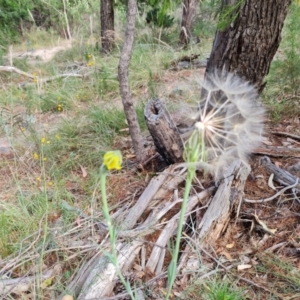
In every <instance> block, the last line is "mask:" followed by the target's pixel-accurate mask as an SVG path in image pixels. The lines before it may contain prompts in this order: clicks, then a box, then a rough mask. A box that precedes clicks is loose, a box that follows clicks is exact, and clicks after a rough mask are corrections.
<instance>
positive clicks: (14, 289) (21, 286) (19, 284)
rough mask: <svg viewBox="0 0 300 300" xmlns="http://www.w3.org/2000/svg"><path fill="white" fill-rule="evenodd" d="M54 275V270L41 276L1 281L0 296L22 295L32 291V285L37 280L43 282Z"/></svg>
mask: <svg viewBox="0 0 300 300" xmlns="http://www.w3.org/2000/svg"><path fill="white" fill-rule="evenodd" d="M52 275H53V269H52V270H48V271H45V272H43V273H42V274H39V276H38V277H37V276H35V275H32V276H26V277H21V278H13V279H1V280H0V296H2V295H8V294H11V293H14V294H16V295H20V294H22V293H24V292H26V291H28V290H29V289H30V286H31V285H32V283H34V282H35V281H36V280H40V281H41V282H43V281H44V280H47V279H49V278H50V277H51V276H52Z"/></svg>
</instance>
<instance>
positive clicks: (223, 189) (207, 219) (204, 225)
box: [198, 159, 250, 244]
mask: <svg viewBox="0 0 300 300" xmlns="http://www.w3.org/2000/svg"><path fill="white" fill-rule="evenodd" d="M249 173H250V167H249V166H247V165H245V164H244V163H243V162H241V161H240V160H238V159H236V160H235V161H233V162H232V163H231V164H230V165H229V166H228V167H227V168H226V169H224V172H223V178H224V179H223V180H221V183H220V185H219V187H218V190H217V192H216V194H215V196H214V197H213V199H212V201H211V203H210V205H209V207H208V209H207V211H206V212H205V214H204V216H203V218H202V220H201V222H200V224H199V227H198V230H199V231H200V232H199V241H200V244H203V239H204V238H205V240H206V239H207V240H209V241H210V242H213V241H215V240H217V239H218V238H219V237H220V235H221V233H222V232H224V230H225V229H226V226H227V224H228V222H229V221H230V214H231V213H232V211H233V210H234V209H236V207H237V205H238V204H239V203H240V201H241V199H242V196H243V192H244V187H245V182H246V179H247V177H248V175H249Z"/></svg>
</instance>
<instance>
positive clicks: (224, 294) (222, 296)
mask: <svg viewBox="0 0 300 300" xmlns="http://www.w3.org/2000/svg"><path fill="white" fill-rule="evenodd" d="M206 299H209V300H243V297H242V296H241V293H240V291H239V290H237V289H236V288H235V287H233V286H232V285H229V284H228V282H226V281H225V282H220V281H216V282H212V283H210V284H209V285H208V292H207V293H206Z"/></svg>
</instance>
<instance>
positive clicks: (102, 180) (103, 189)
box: [100, 165, 135, 300]
mask: <svg viewBox="0 0 300 300" xmlns="http://www.w3.org/2000/svg"><path fill="white" fill-rule="evenodd" d="M100 184H101V185H100V186H101V195H102V210H103V215H104V218H105V220H106V223H107V227H108V232H109V240H110V246H111V255H110V256H109V258H110V260H111V262H112V264H113V265H114V266H115V268H116V272H117V274H118V276H119V279H120V280H121V282H122V284H123V285H124V287H125V288H126V291H127V292H128V294H129V295H130V297H131V299H133V300H134V299H135V297H134V295H133V291H132V289H131V287H130V285H129V283H128V282H126V280H125V278H124V276H123V274H122V272H121V270H120V268H119V265H118V256H117V249H116V235H115V230H114V227H113V225H112V222H111V218H110V215H109V209H108V204H107V197H106V168H105V166H103V165H102V166H101V169H100Z"/></svg>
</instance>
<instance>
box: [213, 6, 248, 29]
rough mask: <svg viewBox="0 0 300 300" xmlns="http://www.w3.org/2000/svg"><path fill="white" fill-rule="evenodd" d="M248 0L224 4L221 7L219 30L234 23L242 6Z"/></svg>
mask: <svg viewBox="0 0 300 300" xmlns="http://www.w3.org/2000/svg"><path fill="white" fill-rule="evenodd" d="M245 1H246V0H238V1H237V2H236V3H235V4H232V5H224V4H223V3H222V6H221V8H220V10H219V11H220V12H219V21H218V30H220V31H223V30H225V29H226V28H228V26H229V25H230V24H231V23H233V22H234V21H235V20H236V18H237V17H238V15H239V12H240V8H241V6H242V5H243V4H244V3H245Z"/></svg>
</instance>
